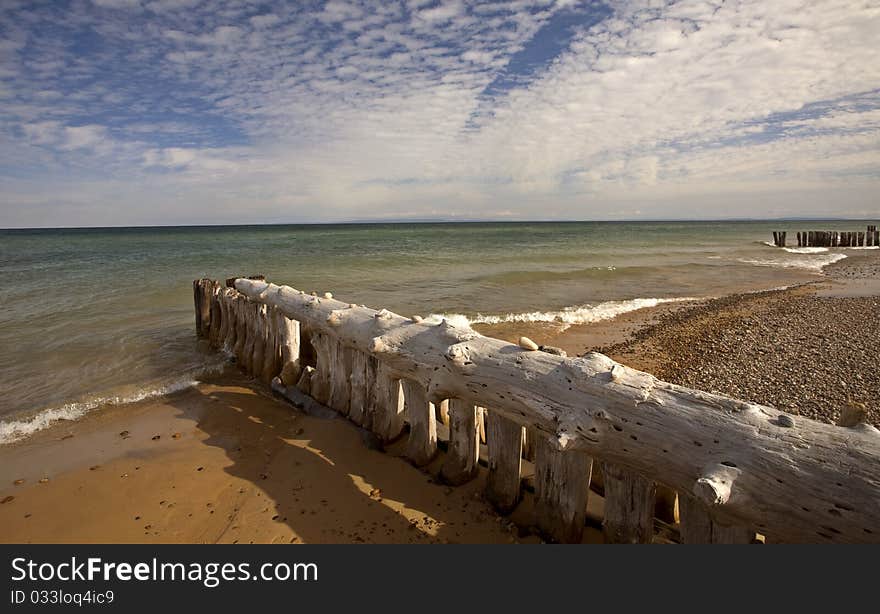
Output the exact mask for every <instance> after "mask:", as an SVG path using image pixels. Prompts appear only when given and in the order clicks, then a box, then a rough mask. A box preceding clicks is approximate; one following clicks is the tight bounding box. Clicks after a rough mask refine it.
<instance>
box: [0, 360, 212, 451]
mask: <svg viewBox="0 0 880 614" xmlns="http://www.w3.org/2000/svg"><path fill="white" fill-rule="evenodd" d="M225 367H226V359H225V358H224V357H223V356H222V355H221V356H217V357H216V358H215V359H214V360H210V361H209V362H208V363H207V364H205V365H204V366H202V367H201V368H198V369H196V370H191V371H188V372H186V373H184V374H183V375H181V376H180V377H178V378H177V379H174V380H171V381H168V382H165V383H162V384H154V385H152V386H146V387H144V388H141V389H139V390H136V391H135V392H132V393H130V394H122V395H105V396H97V397H94V398H91V399H87V400H84V401H78V402H71V403H65V404H64V405H61V406H59V407H49V408H46V409H43V410H40V411H39V412H37V413H36V414H34V415H33V416H30V417H28V418H24V419H21V420H9V421H6V420H0V445H5V444H9V443H12V442H14V441H19V440H21V439H24V438H26V437H28V436H30V435H33V434H34V433H36V432H37V431H42V430H43V429H45V428H48V427H50V426H52V425H53V424H55V423H56V422H61V421H62V420H68V421H69V420H77V419H79V418H82V417H83V416H84V415H86V414H87V413H89V412H90V411H93V410H95V409H98V408H100V407H104V406H107V405H127V404H129V403H137V402H138V401H144V400H146V399H153V398H156V397H161V396H164V395H167V394H171V393H174V392H178V391H180V390H185V389H187V388H192V387H193V386H196V385H197V384H199V383H200V382H199V380H198V379H196V377H198V376H204V375H209V374H217V373H220V372H222V370H223V369H224V368H225Z"/></svg>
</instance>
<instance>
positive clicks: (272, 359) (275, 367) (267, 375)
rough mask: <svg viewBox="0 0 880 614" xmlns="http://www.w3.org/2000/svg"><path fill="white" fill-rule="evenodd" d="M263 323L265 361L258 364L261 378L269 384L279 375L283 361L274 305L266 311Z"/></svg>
mask: <svg viewBox="0 0 880 614" xmlns="http://www.w3.org/2000/svg"><path fill="white" fill-rule="evenodd" d="M262 323H263V329H264V331H265V333H264V335H263V338H264V340H265V345H264V347H263V362H262V363H261V364H260V365H258V367H259V376H260V379H261V380H263V381H264V382H266V383H267V384H269V383H271V382H272V379H273V378H274V377H275V376H276V375H278V372H279V371H280V367H279V363H280V362H281V359H280V349H279V347H278V329H277V324H278V320H277V319H276V318H275V308H274V307H268V308H267V309H266V310H265V311H264V316H263V320H262Z"/></svg>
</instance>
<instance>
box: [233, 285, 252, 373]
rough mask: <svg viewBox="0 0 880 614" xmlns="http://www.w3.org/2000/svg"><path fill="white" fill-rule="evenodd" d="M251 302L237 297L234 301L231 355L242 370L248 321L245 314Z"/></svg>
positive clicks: (242, 297)
mask: <svg viewBox="0 0 880 614" xmlns="http://www.w3.org/2000/svg"><path fill="white" fill-rule="evenodd" d="M250 304H251V302H250V301H249V300H248V299H247V298H246V297H244V296H241V295H239V296H237V297H236V300H235V344H234V345H233V346H232V353H233V354H235V361H236V362H237V363H238V366H239V367H240V368H244V346H245V343H246V342H247V327H248V319H247V312H248V310H249V309H250Z"/></svg>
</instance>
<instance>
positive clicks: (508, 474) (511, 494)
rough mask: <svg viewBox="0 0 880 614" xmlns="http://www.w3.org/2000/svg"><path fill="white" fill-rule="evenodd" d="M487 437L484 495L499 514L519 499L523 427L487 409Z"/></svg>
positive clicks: (511, 507)
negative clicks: (486, 472)
mask: <svg viewBox="0 0 880 614" xmlns="http://www.w3.org/2000/svg"><path fill="white" fill-rule="evenodd" d="M486 439H487V445H488V446H489V475H488V477H487V478H486V499H487V500H488V501H489V503H491V504H492V505H493V506H495V509H497V510H498V511H499V512H501V513H502V514H506V513H508V512H510V511H511V510H513V508H514V507H516V504H517V503H519V494H520V493H519V491H520V468H521V466H522V440H523V427H522V426H520V425H519V424H517V423H516V422H511V421H510V420H508V419H507V418H504V417H502V416H501V414H500V413H499V412H497V411H492V410H491V409H489V410H487V416H486Z"/></svg>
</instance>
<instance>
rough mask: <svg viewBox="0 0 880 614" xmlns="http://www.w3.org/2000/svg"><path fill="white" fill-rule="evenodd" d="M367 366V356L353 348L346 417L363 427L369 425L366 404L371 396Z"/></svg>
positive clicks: (368, 362)
mask: <svg viewBox="0 0 880 614" xmlns="http://www.w3.org/2000/svg"><path fill="white" fill-rule="evenodd" d="M369 367H370V360H369V357H368V356H367V355H366V354H364V353H363V352H358V351H356V350H354V351H353V352H352V357H351V405H350V409H349V413H348V417H349V418H350V419H351V421H352V422H354V423H355V424H358V425H360V426H362V427H364V428H369V427H370V424H369V417H370V416H369V412H368V404H369V398H370V397H371V396H372V386H368V377H367V371H368V369H369Z"/></svg>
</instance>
